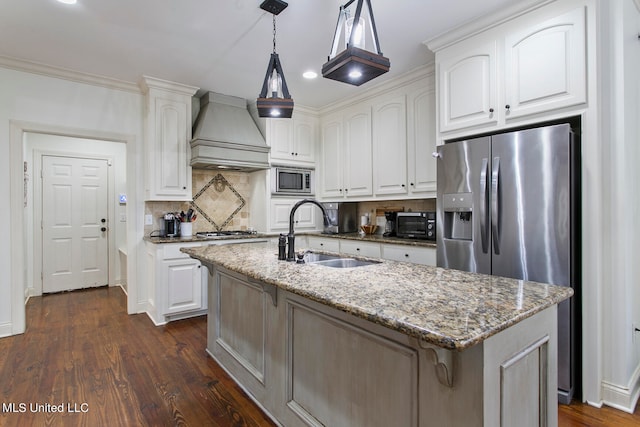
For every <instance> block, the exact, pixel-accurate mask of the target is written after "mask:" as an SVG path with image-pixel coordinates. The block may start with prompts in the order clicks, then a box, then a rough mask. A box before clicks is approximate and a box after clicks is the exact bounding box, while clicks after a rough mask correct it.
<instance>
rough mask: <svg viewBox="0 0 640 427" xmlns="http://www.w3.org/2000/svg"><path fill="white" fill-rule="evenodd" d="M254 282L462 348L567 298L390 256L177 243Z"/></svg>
mask: <svg viewBox="0 0 640 427" xmlns="http://www.w3.org/2000/svg"><path fill="white" fill-rule="evenodd" d="M181 250H182V251H183V252H184V253H186V254H188V255H189V256H191V257H193V258H195V259H198V260H200V261H201V262H202V264H204V265H205V266H207V267H209V269H210V270H213V268H212V267H213V265H220V266H222V267H224V268H226V269H228V270H231V271H234V272H237V273H240V274H243V275H246V276H247V277H249V278H251V279H254V280H256V281H260V282H264V283H266V284H269V285H273V286H275V287H277V288H280V289H283V290H285V291H288V292H291V293H293V294H297V295H300V296H302V297H305V298H308V299H310V300H312V301H315V302H318V303H321V304H323V305H326V306H329V307H332V308H335V309H338V310H340V311H343V312H346V313H349V314H351V315H354V316H356V317H359V318H362V319H365V320H368V321H371V322H374V323H376V324H379V325H381V326H384V327H387V328H389V329H392V330H395V331H398V332H401V333H403V334H406V335H408V336H411V337H415V338H417V339H419V340H422V341H423V342H425V343H429V344H433V345H435V346H438V347H441V348H445V349H450V350H458V351H462V350H465V349H468V348H470V347H472V346H474V345H477V344H479V343H482V342H483V341H485V340H486V339H487V338H489V337H491V336H493V335H495V334H497V333H498V332H500V331H503V330H505V329H507V328H509V327H511V326H513V325H515V324H517V323H519V322H521V321H522V320H524V319H527V318H529V317H531V316H533V315H534V314H536V313H538V312H540V311H542V310H544V309H546V308H548V307H550V306H553V305H555V304H558V303H559V302H561V301H563V300H565V299H567V298H569V297H571V296H572V295H573V290H572V289H571V288H568V287H560V286H554V285H549V284H542V283H536V282H528V281H523V280H515V279H508V278H503V277H498V276H490V275H484V274H477V273H468V272H463V271H458V270H449V269H443V268H438V267H429V266H422V265H416V264H410V263H404V262H396V261H382V262H380V263H376V264H372V265H368V266H364V267H356V268H346V269H335V268H331V267H325V266H320V265H312V264H296V263H295V262H287V261H278V259H277V246H276V245H274V244H273V243H258V244H253V245H225V246H205V247H197V248H182V249H181Z"/></svg>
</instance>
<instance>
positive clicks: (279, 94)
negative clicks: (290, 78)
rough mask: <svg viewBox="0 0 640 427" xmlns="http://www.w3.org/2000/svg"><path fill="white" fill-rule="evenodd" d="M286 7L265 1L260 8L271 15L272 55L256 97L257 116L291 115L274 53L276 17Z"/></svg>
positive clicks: (288, 96)
mask: <svg viewBox="0 0 640 427" xmlns="http://www.w3.org/2000/svg"><path fill="white" fill-rule="evenodd" d="M287 6H288V4H287V3H285V2H283V1H281V0H265V1H264V2H262V4H261V5H260V8H261V9H263V10H266V11H267V12H269V13H272V14H273V53H272V54H271V57H270V58H269V66H268V67H267V72H266V74H265V76H264V83H263V84H262V91H261V92H260V95H259V96H258V100H257V101H256V104H257V106H258V116H260V117H278V118H291V115H292V114H293V99H291V95H290V94H289V89H288V88H287V81H286V80H285V78H284V73H283V71H282V65H281V64H280V58H279V57H278V54H277V53H276V15H278V14H279V13H280V12H282V11H283V10H284V9H285V8H286V7H287Z"/></svg>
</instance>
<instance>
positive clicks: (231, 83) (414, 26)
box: [0, 0, 523, 108]
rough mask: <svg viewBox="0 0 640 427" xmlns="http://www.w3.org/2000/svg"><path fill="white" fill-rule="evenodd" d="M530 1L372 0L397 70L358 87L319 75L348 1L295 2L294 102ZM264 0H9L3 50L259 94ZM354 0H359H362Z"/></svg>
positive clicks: (94, 70)
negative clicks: (361, 77)
mask: <svg viewBox="0 0 640 427" xmlns="http://www.w3.org/2000/svg"><path fill="white" fill-rule="evenodd" d="M522 1H523V0H482V1H478V0H371V3H372V8H373V12H374V17H375V20H376V25H377V27H378V36H379V38H380V47H381V50H382V53H383V54H384V55H385V56H386V57H388V58H389V59H390V61H391V71H389V72H388V73H387V74H385V75H383V76H381V77H379V78H377V79H375V80H372V81H371V82H369V83H366V84H364V85H362V86H360V87H359V88H357V87H353V86H350V85H347V84H344V83H340V82H335V81H333V80H328V79H323V78H322V77H318V78H317V79H315V80H311V81H309V80H305V79H303V78H302V73H303V72H304V71H307V70H315V71H316V72H317V73H318V74H320V69H321V67H322V64H323V63H325V62H326V61H327V55H328V53H329V50H330V48H331V42H332V38H333V32H334V30H335V26H336V22H337V18H338V9H339V6H340V5H341V4H344V3H345V2H346V0H289V1H288V3H289V6H288V7H287V8H286V9H285V10H284V11H283V12H282V13H280V15H278V16H277V18H276V19H277V52H278V54H279V56H280V60H281V62H282V66H283V69H284V74H285V77H286V79H287V84H288V86H289V91H290V92H291V96H292V98H293V99H294V102H295V103H296V104H299V105H305V106H308V107H317V108H320V107H323V106H326V105H328V104H330V103H331V102H334V101H336V100H340V99H344V98H347V97H349V96H352V95H354V94H357V93H358V92H359V91H362V90H365V89H366V88H367V87H370V86H371V85H373V84H375V83H377V82H381V81H383V80H386V79H389V78H393V77H394V76H398V75H400V74H403V73H405V72H407V71H409V70H412V69H414V68H416V67H418V66H420V65H423V64H426V63H428V62H430V61H432V58H433V54H432V53H431V52H430V51H429V50H428V49H427V47H426V46H425V45H424V44H422V42H423V41H424V40H426V39H429V38H431V37H433V36H436V35H438V34H440V33H442V32H444V31H445V30H447V29H450V28H453V27H456V26H459V25H461V24H463V23H465V22H468V21H470V20H473V19H475V18H477V17H479V16H481V15H484V14H487V13H491V12H494V11H496V10H497V9H500V8H502V7H505V6H507V5H512V4H514V3H519V2H522ZM261 3H262V0H78V3H77V4H76V5H73V6H70V5H64V4H62V3H59V2H58V1H56V0H2V1H1V4H2V13H0V40H2V43H0V55H2V56H8V57H13V58H19V59H24V60H28V61H33V62H38V63H43V64H47V65H53V66H56V67H62V68H67V69H71V70H75V71H81V72H86V73H91V74H97V75H102V76H107V77H111V78H116V79H120V80H124V81H129V82H137V81H138V80H139V79H140V76H142V75H143V74H144V75H149V76H153V77H157V78H161V79H166V80H171V81H175V82H179V83H184V84H188V85H192V86H197V87H199V88H201V89H203V90H212V91H215V92H221V93H224V94H228V95H235V96H241V97H244V98H247V99H255V98H256V97H257V96H258V94H259V92H260V90H261V88H262V82H263V80H264V75H265V72H266V68H267V62H268V59H269V54H270V53H271V51H272V50H273V41H272V24H273V23H272V16H273V15H271V14H270V13H267V12H265V11H263V10H262V9H260V7H259V6H260V4H261ZM354 6H355V4H354Z"/></svg>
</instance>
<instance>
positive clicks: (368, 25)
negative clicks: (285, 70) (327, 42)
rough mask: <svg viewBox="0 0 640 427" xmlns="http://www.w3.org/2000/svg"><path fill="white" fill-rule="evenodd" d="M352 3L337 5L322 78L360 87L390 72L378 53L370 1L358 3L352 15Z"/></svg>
mask: <svg viewBox="0 0 640 427" xmlns="http://www.w3.org/2000/svg"><path fill="white" fill-rule="evenodd" d="M355 1H356V0H351V1H349V2H348V3H346V4H345V5H344V6H340V12H339V14H338V24H337V25H336V32H335V35H334V37H333V44H332V46H331V53H330V54H329V58H328V62H327V63H326V64H324V65H323V66H322V76H323V77H326V78H328V79H333V80H337V81H339V82H344V83H349V84H351V85H355V86H360V85H361V84H363V83H366V82H368V81H369V80H372V79H375V78H376V77H378V76H379V75H381V74H384V73H386V72H387V71H389V67H390V66H391V63H390V62H389V59H388V58H385V57H384V56H383V55H382V52H381V51H380V43H379V42H378V32H377V30H376V23H375V21H374V19H373V11H372V9H371V0H357V5H356V8H355V14H354V15H353V16H352V14H351V10H350V9H349V6H351V5H352V4H353V3H354V2H355ZM364 3H366V8H365V7H363V4H364ZM367 29H368V30H369V31H370V34H369V33H367ZM340 46H344V50H343V51H341V52H338V48H339V47H340Z"/></svg>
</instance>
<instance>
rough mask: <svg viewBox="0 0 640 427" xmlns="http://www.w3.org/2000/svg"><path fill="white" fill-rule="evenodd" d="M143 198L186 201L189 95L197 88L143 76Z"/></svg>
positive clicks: (189, 196)
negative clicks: (144, 184)
mask: <svg viewBox="0 0 640 427" xmlns="http://www.w3.org/2000/svg"><path fill="white" fill-rule="evenodd" d="M141 86H142V89H143V91H144V93H145V95H146V108H145V146H146V149H145V156H146V162H145V165H146V192H145V198H146V200H153V201H189V200H191V199H192V192H191V166H189V161H190V146H189V141H190V140H191V97H192V96H193V95H194V94H195V92H196V90H197V88H195V87H191V86H185V85H182V84H178V83H172V82H167V81H164V80H159V79H155V78H152V77H147V76H145V77H144V78H143V80H142V83H141Z"/></svg>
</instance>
